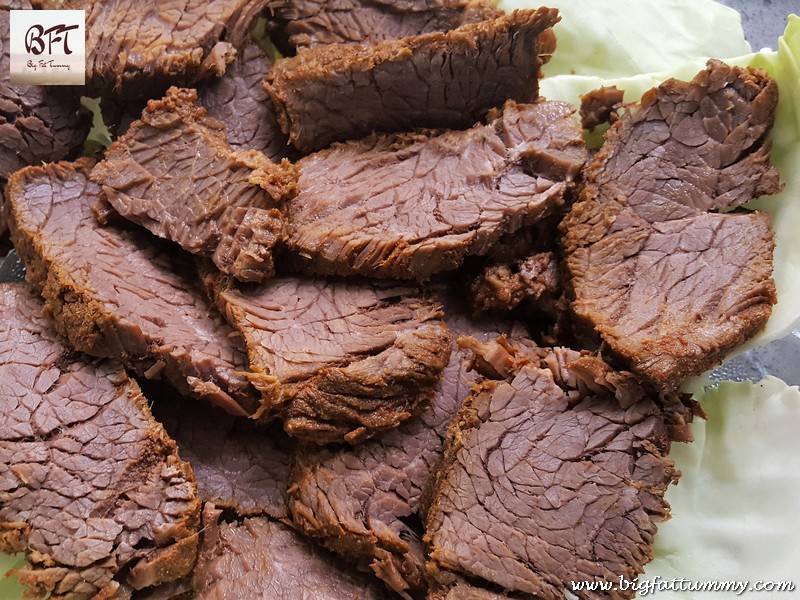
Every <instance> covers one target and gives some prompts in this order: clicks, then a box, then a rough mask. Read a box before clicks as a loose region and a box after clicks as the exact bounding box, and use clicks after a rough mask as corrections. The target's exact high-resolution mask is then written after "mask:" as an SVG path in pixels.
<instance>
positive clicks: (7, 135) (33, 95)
mask: <svg viewBox="0 0 800 600" xmlns="http://www.w3.org/2000/svg"><path fill="white" fill-rule="evenodd" d="M30 7H31V6H30V4H29V3H28V2H27V1H26V0H11V1H9V0H0V180H2V179H6V178H7V177H8V176H9V175H10V174H11V173H13V172H14V171H16V170H17V169H21V168H22V167H26V166H28V165H35V164H39V163H41V162H49V161H52V160H61V159H64V158H70V157H71V156H72V155H74V154H77V153H78V152H79V151H80V149H81V146H82V145H83V141H84V140H85V139H86V134H88V133H89V127H90V126H91V118H90V116H89V113H88V111H85V110H83V109H82V108H81V95H80V91H78V90H77V89H76V88H73V87H64V86H52V85H21V84H12V83H10V81H9V80H10V72H11V71H10V69H11V58H10V56H11V55H10V45H9V12H8V11H9V10H11V9H24V8H30Z"/></svg>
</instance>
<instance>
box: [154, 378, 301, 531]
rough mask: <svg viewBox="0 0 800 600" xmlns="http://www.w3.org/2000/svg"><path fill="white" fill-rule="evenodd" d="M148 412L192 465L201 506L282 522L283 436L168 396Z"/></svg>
mask: <svg viewBox="0 0 800 600" xmlns="http://www.w3.org/2000/svg"><path fill="white" fill-rule="evenodd" d="M151 408H152V411H153V415H154V416H155V418H156V419H158V422H159V423H161V424H163V425H164V429H166V431H167V433H168V434H169V435H170V437H172V438H173V439H174V440H175V441H176V443H177V444H178V446H179V447H180V449H181V457H183V459H184V460H186V461H188V462H189V464H191V465H192V470H193V471H194V475H195V478H196V479H197V490H198V494H199V496H200V499H201V500H203V501H204V502H213V503H214V504H215V505H216V506H218V507H220V508H223V509H228V510H232V511H234V512H235V513H236V514H237V515H239V516H257V515H267V516H269V517H272V518H273V519H285V518H286V517H287V516H288V514H289V508H288V502H287V498H286V490H287V482H288V480H289V465H290V463H291V452H292V449H293V444H292V442H291V440H289V439H288V438H287V436H286V434H285V433H283V431H281V430H280V429H278V428H274V427H273V428H270V429H266V428H264V427H259V426H258V425H257V424H256V423H253V422H252V421H251V420H249V419H241V418H238V417H234V416H232V415H229V414H227V413H225V412H223V411H221V410H220V409H218V408H217V407H215V406H211V405H209V404H198V403H197V402H192V401H191V399H182V398H180V397H179V396H177V395H176V394H175V393H174V392H173V393H172V394H166V393H162V394H160V397H159V398H158V399H157V400H156V401H155V402H154V403H153V405H152V407H151Z"/></svg>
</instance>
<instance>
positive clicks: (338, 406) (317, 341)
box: [204, 272, 450, 443]
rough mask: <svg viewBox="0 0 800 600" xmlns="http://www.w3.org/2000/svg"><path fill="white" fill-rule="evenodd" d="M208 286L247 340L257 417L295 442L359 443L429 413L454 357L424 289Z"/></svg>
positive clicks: (219, 281) (324, 284)
mask: <svg viewBox="0 0 800 600" xmlns="http://www.w3.org/2000/svg"><path fill="white" fill-rule="evenodd" d="M204 279H205V280H206V284H207V288H208V289H209V290H210V293H211V294H212V295H213V297H214V298H215V299H216V302H217V304H218V306H219V307H220V309H221V310H222V311H223V313H224V314H225V315H226V316H227V318H228V320H229V321H230V322H231V323H232V324H233V325H234V326H235V327H236V328H237V329H238V330H239V331H240V332H241V333H242V336H243V337H244V341H245V344H246V346H247V351H248V354H249V357H250V369H251V370H252V371H253V372H254V374H253V375H252V376H251V378H252V380H253V384H254V385H255V386H256V387H257V388H258V389H259V390H260V391H261V393H262V400H261V409H260V410H259V413H258V416H259V417H261V418H262V419H263V420H265V421H269V420H271V419H272V418H273V417H276V416H277V417H280V418H281V419H282V420H283V423H284V428H285V429H286V431H287V432H288V433H289V434H290V435H292V436H295V437H298V438H303V439H307V440H311V441H315V442H319V443H328V442H334V441H342V440H345V441H348V442H351V443H356V442H359V441H362V440H364V439H366V438H367V437H370V436H372V435H374V434H375V433H377V432H378V431H381V430H384V429H388V428H391V427H396V426H397V425H398V424H399V423H401V422H402V421H404V420H406V419H408V418H409V417H410V416H411V415H413V414H415V413H418V412H420V411H422V410H423V409H424V407H425V406H426V405H427V404H428V403H429V401H430V399H431V397H432V395H433V389H434V387H435V385H436V383H437V381H438V380H439V376H440V375H441V373H442V370H443V369H444V367H445V365H446V364H447V361H448V358H449V356H450V334H449V331H448V329H447V326H446V325H445V324H444V322H443V321H442V320H441V318H440V310H439V306H438V305H437V304H436V303H435V302H432V301H430V300H426V299H424V298H422V297H421V296H420V295H419V294H418V291H416V290H414V289H410V288H400V287H396V286H390V285H381V284H378V283H369V282H346V281H335V280H332V281H326V280H322V279H297V278H292V277H278V278H276V279H274V280H272V281H269V282H267V283H266V284H264V285H262V286H260V287H257V288H247V289H239V288H237V287H235V286H233V285H231V283H230V281H226V280H225V278H221V277H219V276H217V275H215V274H213V273H210V272H207V273H206V274H205V277H204Z"/></svg>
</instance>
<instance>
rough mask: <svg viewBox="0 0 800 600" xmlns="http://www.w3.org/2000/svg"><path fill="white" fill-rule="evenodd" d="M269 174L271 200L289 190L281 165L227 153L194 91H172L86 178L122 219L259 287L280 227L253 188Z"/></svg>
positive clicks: (287, 171)
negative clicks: (172, 242) (272, 195)
mask: <svg viewBox="0 0 800 600" xmlns="http://www.w3.org/2000/svg"><path fill="white" fill-rule="evenodd" d="M268 172H269V173H270V175H269V179H270V183H269V187H270V188H272V187H273V186H275V187H277V188H278V189H275V190H272V191H271V194H274V195H275V196H276V197H281V195H282V194H287V193H288V192H287V191H286V190H284V189H283V188H284V187H286V186H288V187H290V188H293V187H294V176H293V175H292V172H293V168H292V167H291V165H289V163H288V162H287V163H286V164H285V165H284V167H283V168H279V167H276V166H275V165H274V164H273V163H272V162H271V161H270V160H269V159H267V158H266V157H265V156H264V155H263V154H262V153H261V152H258V151H256V150H233V149H231V147H230V145H229V144H228V142H227V140H226V138H225V133H224V127H223V126H222V125H221V124H220V123H219V121H216V120H214V119H210V118H208V117H207V116H206V111H205V109H204V108H201V107H200V106H198V105H197V92H196V91H195V90H193V89H181V88H174V87H173V88H170V89H169V91H168V92H167V95H166V96H165V97H164V98H163V99H162V100H151V101H150V102H148V104H147V108H146V109H145V110H144V111H143V112H142V118H141V120H140V121H135V122H134V123H133V124H132V125H131V126H130V127H129V128H128V131H127V132H126V133H125V135H123V136H122V137H120V138H118V139H117V140H116V141H115V142H114V143H113V144H112V145H111V147H110V148H109V149H108V151H107V152H106V157H105V159H104V160H103V161H102V162H99V163H98V164H97V165H96V166H95V167H94V169H92V175H91V179H92V181H94V182H95V183H98V184H100V185H101V186H102V188H103V192H104V193H105V198H106V199H107V200H108V201H109V203H110V204H111V205H112V206H113V207H114V208H115V209H116V210H117V211H118V212H119V213H120V214H121V215H122V216H123V217H125V218H127V219H130V220H131V221H133V222H134V223H137V224H139V225H142V226H144V227H146V228H147V229H149V230H150V231H151V232H152V233H154V234H156V235H158V236H159V237H163V238H167V239H170V240H172V241H174V242H177V243H178V244H180V246H181V247H182V248H183V249H185V250H188V251H189V252H192V253H194V254H199V255H204V256H210V257H211V260H213V261H214V264H215V265H216V266H217V268H219V269H220V270H221V271H223V272H224V273H228V274H231V275H233V276H234V277H236V278H237V279H240V280H242V281H263V280H264V279H265V278H267V277H271V276H272V275H273V274H274V271H275V269H274V266H273V262H272V247H273V245H274V244H275V241H276V240H277V239H278V236H279V235H280V233H281V228H282V218H281V214H280V211H279V210H278V208H277V206H278V205H277V204H276V202H275V201H274V200H273V199H272V197H271V195H270V193H268V191H267V190H265V189H263V188H262V187H261V186H260V185H259V182H260V181H262V180H263V179H264V178H265V177H267V173H268ZM265 185H266V184H265Z"/></svg>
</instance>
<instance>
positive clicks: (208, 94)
mask: <svg viewBox="0 0 800 600" xmlns="http://www.w3.org/2000/svg"><path fill="white" fill-rule="evenodd" d="M271 66H272V61H271V60H270V59H269V57H267V54H266V53H265V52H264V50H263V49H261V47H260V46H259V45H258V44H255V43H250V44H248V45H247V46H245V47H244V49H243V50H241V51H240V52H239V53H238V54H237V56H236V60H235V61H233V62H232V63H231V64H230V66H229V67H228V70H227V71H225V75H223V76H222V77H220V78H219V79H216V80H214V81H212V82H209V83H208V84H207V85H205V86H203V87H202V88H200V89H199V90H198V94H199V103H200V105H201V106H203V107H205V108H206V110H207V111H208V116H210V117H213V118H214V119H218V120H219V121H222V123H224V124H225V135H226V137H227V139H228V143H229V144H230V145H231V147H232V148H235V149H236V150H258V151H260V152H263V153H264V154H265V155H266V156H267V158H269V159H271V160H273V161H275V162H280V160H281V159H282V158H290V155H291V154H292V152H291V150H292V148H291V146H289V142H288V140H287V139H286V135H284V133H283V132H282V131H281V128H280V126H279V125H278V119H277V117H276V116H275V107H274V106H273V105H272V102H271V101H270V100H269V98H268V96H267V93H266V92H265V91H264V88H263V86H262V85H261V82H262V81H263V79H264V76H265V75H266V74H267V72H268V71H269V69H270V68H271Z"/></svg>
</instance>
